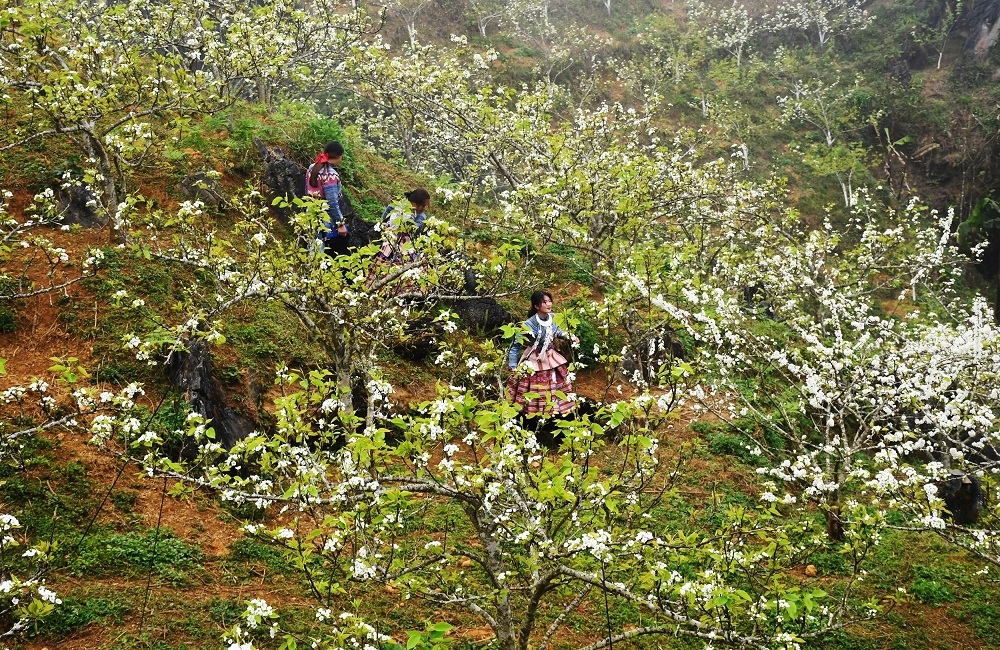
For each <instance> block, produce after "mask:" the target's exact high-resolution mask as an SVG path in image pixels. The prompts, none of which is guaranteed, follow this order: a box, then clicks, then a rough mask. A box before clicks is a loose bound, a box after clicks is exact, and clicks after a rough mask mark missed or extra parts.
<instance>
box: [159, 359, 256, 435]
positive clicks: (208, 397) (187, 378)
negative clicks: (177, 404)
mask: <svg viewBox="0 0 1000 650" xmlns="http://www.w3.org/2000/svg"><path fill="white" fill-rule="evenodd" d="M185 346H186V350H183V351H179V350H174V351H173V352H171V353H170V364H169V372H170V382H171V384H173V385H174V386H175V387H176V388H177V389H179V390H180V391H181V392H182V393H183V394H184V398H185V399H186V400H187V401H188V403H189V404H191V408H192V409H193V410H194V412H195V413H198V414H199V415H201V416H202V417H204V418H206V419H208V420H210V423H209V426H211V427H212V428H213V429H215V439H216V441H217V442H219V443H221V444H222V445H223V446H224V447H225V448H226V449H229V448H231V447H232V446H233V444H235V443H236V442H238V441H240V440H242V439H243V438H246V437H247V436H248V435H250V434H251V433H252V432H253V430H254V428H255V426H256V425H255V423H254V422H253V421H252V420H251V419H250V418H247V417H245V416H243V415H240V414H239V413H237V412H236V411H235V410H234V409H233V408H232V407H230V406H229V405H228V404H226V400H225V396H224V394H223V392H222V387H221V386H220V385H219V382H218V380H216V379H215V377H213V376H212V355H211V353H210V350H209V346H208V343H206V342H204V341H187V342H186V344H185Z"/></svg>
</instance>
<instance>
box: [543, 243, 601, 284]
mask: <svg viewBox="0 0 1000 650" xmlns="http://www.w3.org/2000/svg"><path fill="white" fill-rule="evenodd" d="M545 252H546V253H548V254H550V255H552V256H554V257H556V258H557V259H559V260H561V265H562V266H563V267H564V268H565V269H566V270H567V271H569V273H570V277H571V278H572V279H573V280H574V281H575V282H579V283H580V284H582V285H584V286H587V287H590V286H593V284H594V267H593V264H591V262H590V260H588V259H587V258H586V257H585V256H584V255H582V254H581V253H580V251H579V250H577V249H576V248H573V247H572V246H566V245H563V244H549V245H548V246H546V247H545Z"/></svg>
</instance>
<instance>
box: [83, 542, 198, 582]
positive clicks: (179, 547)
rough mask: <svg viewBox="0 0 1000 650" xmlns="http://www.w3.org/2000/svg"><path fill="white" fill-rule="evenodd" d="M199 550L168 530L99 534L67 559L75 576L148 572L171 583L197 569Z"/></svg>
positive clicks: (128, 574) (184, 578) (186, 578)
mask: <svg viewBox="0 0 1000 650" xmlns="http://www.w3.org/2000/svg"><path fill="white" fill-rule="evenodd" d="M201 560H202V553H201V549H199V548H196V547H193V546H188V545H187V544H185V543H184V542H183V541H181V540H179V539H177V537H175V536H174V535H173V533H171V532H170V531H168V530H162V529H161V530H160V532H159V536H158V537H157V533H156V531H155V530H152V529H151V530H148V531H146V533H145V534H144V535H137V534H135V533H128V534H124V535H120V534H110V535H107V534H98V535H94V536H92V537H88V538H86V539H85V540H84V541H83V543H82V544H81V545H80V551H79V554H78V555H77V556H76V557H74V558H72V559H71V560H70V561H69V565H68V567H67V568H68V570H69V572H70V573H71V574H73V575H77V576H83V575H87V576H108V575H124V576H127V577H140V576H142V575H145V573H146V572H147V571H149V568H150V565H152V567H153V572H154V573H155V574H156V575H158V576H160V577H161V578H164V579H165V580H167V581H169V582H170V583H171V584H185V583H187V582H188V581H189V573H190V572H192V571H194V570H195V569H197V568H199V565H200V563H201Z"/></svg>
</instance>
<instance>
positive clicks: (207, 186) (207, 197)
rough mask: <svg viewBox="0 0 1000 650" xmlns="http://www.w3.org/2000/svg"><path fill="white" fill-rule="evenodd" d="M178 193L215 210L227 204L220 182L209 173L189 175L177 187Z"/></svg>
mask: <svg viewBox="0 0 1000 650" xmlns="http://www.w3.org/2000/svg"><path fill="white" fill-rule="evenodd" d="M177 191H179V192H180V193H181V194H182V195H183V196H185V197H187V198H189V199H191V200H192V201H201V202H202V203H204V204H205V205H210V206H212V207H215V208H217V207H219V206H220V205H224V204H225V199H224V198H223V197H222V188H221V187H220V186H219V181H218V180H216V179H215V178H212V176H210V175H209V174H208V173H207V172H195V173H194V174H188V175H187V176H185V177H184V180H182V181H181V182H180V184H179V185H178V186H177Z"/></svg>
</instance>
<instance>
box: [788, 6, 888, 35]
mask: <svg viewBox="0 0 1000 650" xmlns="http://www.w3.org/2000/svg"><path fill="white" fill-rule="evenodd" d="M864 4H865V3H864V2H863V0H804V1H801V0H799V1H794V2H787V3H784V4H782V5H781V6H780V7H779V9H778V12H777V15H776V17H775V24H776V27H778V28H781V27H783V26H785V25H787V26H790V27H794V28H797V29H802V30H805V31H806V32H811V33H812V34H815V36H816V38H817V40H818V41H819V44H820V45H825V44H826V43H827V42H829V40H830V39H831V38H833V37H834V36H837V35H838V34H846V33H848V32H851V31H857V30H863V29H867V28H868V27H869V26H870V25H871V24H872V21H874V20H875V16H874V15H873V14H869V13H868V11H867V10H865V9H864Z"/></svg>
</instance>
